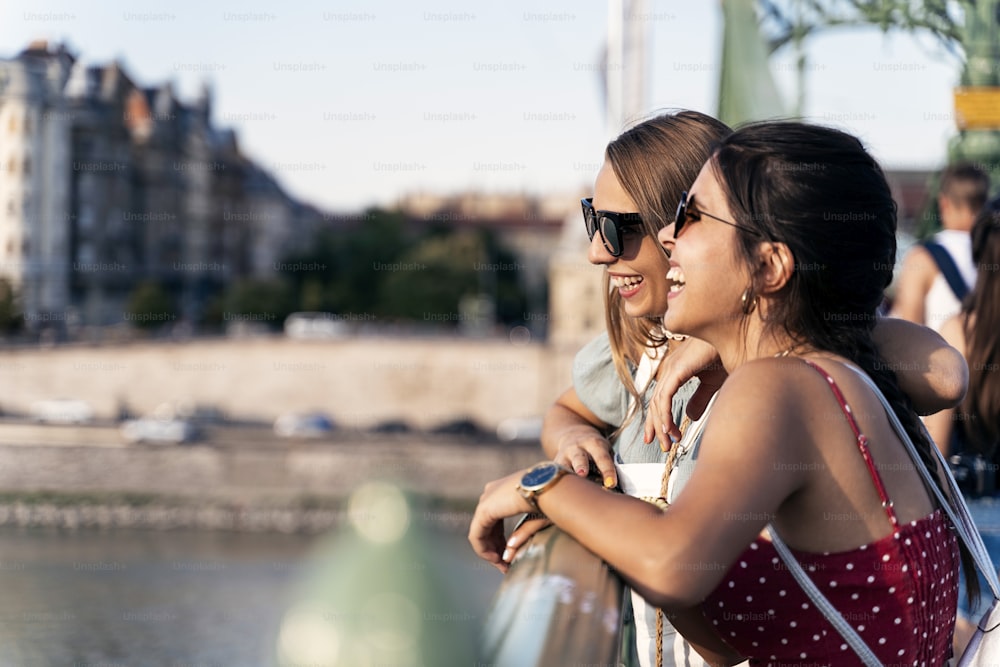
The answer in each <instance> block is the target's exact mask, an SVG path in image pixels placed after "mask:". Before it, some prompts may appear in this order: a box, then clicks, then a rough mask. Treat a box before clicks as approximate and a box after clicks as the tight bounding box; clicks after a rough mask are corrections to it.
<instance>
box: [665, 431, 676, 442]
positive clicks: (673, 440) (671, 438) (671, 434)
mask: <svg viewBox="0 0 1000 667" xmlns="http://www.w3.org/2000/svg"><path fill="white" fill-rule="evenodd" d="M667 437H669V438H670V444H672V445H676V444H677V438H676V437H674V434H673V433H667Z"/></svg>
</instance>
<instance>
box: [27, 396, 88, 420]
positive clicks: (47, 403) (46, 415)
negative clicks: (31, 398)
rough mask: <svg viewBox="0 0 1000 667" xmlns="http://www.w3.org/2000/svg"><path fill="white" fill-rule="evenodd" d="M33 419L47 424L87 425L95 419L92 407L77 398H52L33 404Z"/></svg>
mask: <svg viewBox="0 0 1000 667" xmlns="http://www.w3.org/2000/svg"><path fill="white" fill-rule="evenodd" d="M31 418H32V419H34V420H35V421H37V422H41V423H45V424H86V423H88V422H90V421H93V419H94V410H93V409H92V408H91V407H90V405H89V404H88V403H87V402H85V401H81V400H79V399H75V398H52V399H48V400H43V401H35V402H34V403H32V404H31Z"/></svg>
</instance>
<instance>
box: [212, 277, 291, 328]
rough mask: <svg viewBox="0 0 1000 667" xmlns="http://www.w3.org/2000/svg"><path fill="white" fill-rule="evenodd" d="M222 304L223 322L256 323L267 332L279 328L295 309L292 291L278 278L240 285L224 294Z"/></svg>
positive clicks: (242, 282)
mask: <svg viewBox="0 0 1000 667" xmlns="http://www.w3.org/2000/svg"><path fill="white" fill-rule="evenodd" d="M223 304H224V309H223V315H222V319H223V321H224V322H252V323H260V324H262V325H265V326H267V327H268V328H270V329H278V328H280V327H281V325H282V323H283V322H284V321H285V318H286V317H288V315H289V313H291V312H293V311H294V310H295V309H296V300H295V294H294V291H293V290H292V287H291V285H289V284H288V282H287V281H286V280H284V279H282V278H278V279H273V280H244V281H240V282H238V283H236V284H234V285H233V286H232V287H231V288H230V289H229V290H227V291H226V293H225V296H224V298H223Z"/></svg>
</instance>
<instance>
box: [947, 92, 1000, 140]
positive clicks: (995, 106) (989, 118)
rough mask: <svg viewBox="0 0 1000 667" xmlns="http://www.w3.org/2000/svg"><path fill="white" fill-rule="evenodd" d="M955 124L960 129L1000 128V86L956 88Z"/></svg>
mask: <svg viewBox="0 0 1000 667" xmlns="http://www.w3.org/2000/svg"><path fill="white" fill-rule="evenodd" d="M955 124H956V125H957V126H958V129H960V130H998V129H1000V86H970V87H967V88H956V89H955Z"/></svg>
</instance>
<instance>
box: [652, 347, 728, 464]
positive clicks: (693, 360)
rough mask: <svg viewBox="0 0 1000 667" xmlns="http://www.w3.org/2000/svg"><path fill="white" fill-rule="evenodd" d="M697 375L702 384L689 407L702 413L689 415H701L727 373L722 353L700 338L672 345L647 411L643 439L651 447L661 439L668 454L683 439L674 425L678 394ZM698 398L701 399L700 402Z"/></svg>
mask: <svg viewBox="0 0 1000 667" xmlns="http://www.w3.org/2000/svg"><path fill="white" fill-rule="evenodd" d="M695 376H697V377H698V379H699V380H701V385H700V386H699V388H698V391H697V392H696V393H695V396H694V397H692V399H691V401H690V403H689V406H690V407H695V408H699V410H698V413H697V414H694V413H693V412H692V411H691V410H689V411H688V414H689V416H691V417H692V418H697V417H699V416H701V412H700V411H701V410H703V409H704V407H705V404H707V402H708V399H709V398H711V397H712V394H714V393H715V392H716V391H717V390H718V389H719V387H721V386H722V383H723V382H724V381H725V379H726V371H725V369H723V368H722V364H721V362H720V361H719V353H718V352H716V350H715V348H714V347H712V346H711V345H710V344H708V343H706V342H705V341H703V340H699V339H698V338H686V339H684V340H682V341H671V342H670V353H669V354H667V356H666V357H665V358H664V359H663V361H661V362H660V366H659V368H657V369H656V389H654V390H653V396H652V398H651V399H650V401H649V406H648V407H647V410H646V428H645V431H644V434H643V439H644V441H645V442H646V443H647V444H650V443H652V442H653V440H654V439H655V438H657V437H658V438H660V449H662V450H663V451H668V450H669V449H670V447H671V444H672V443H674V442H677V441H678V440H680V437H681V431H680V428H679V427H678V425H677V424H675V423H674V417H673V411H672V410H671V407H672V405H673V400H674V394H676V393H677V391H678V390H679V389H680V388H681V386H682V385H683V384H684V383H685V382H687V381H688V380H690V379H691V378H693V377H695ZM695 398H697V399H698V400H697V401H696V400H695Z"/></svg>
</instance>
